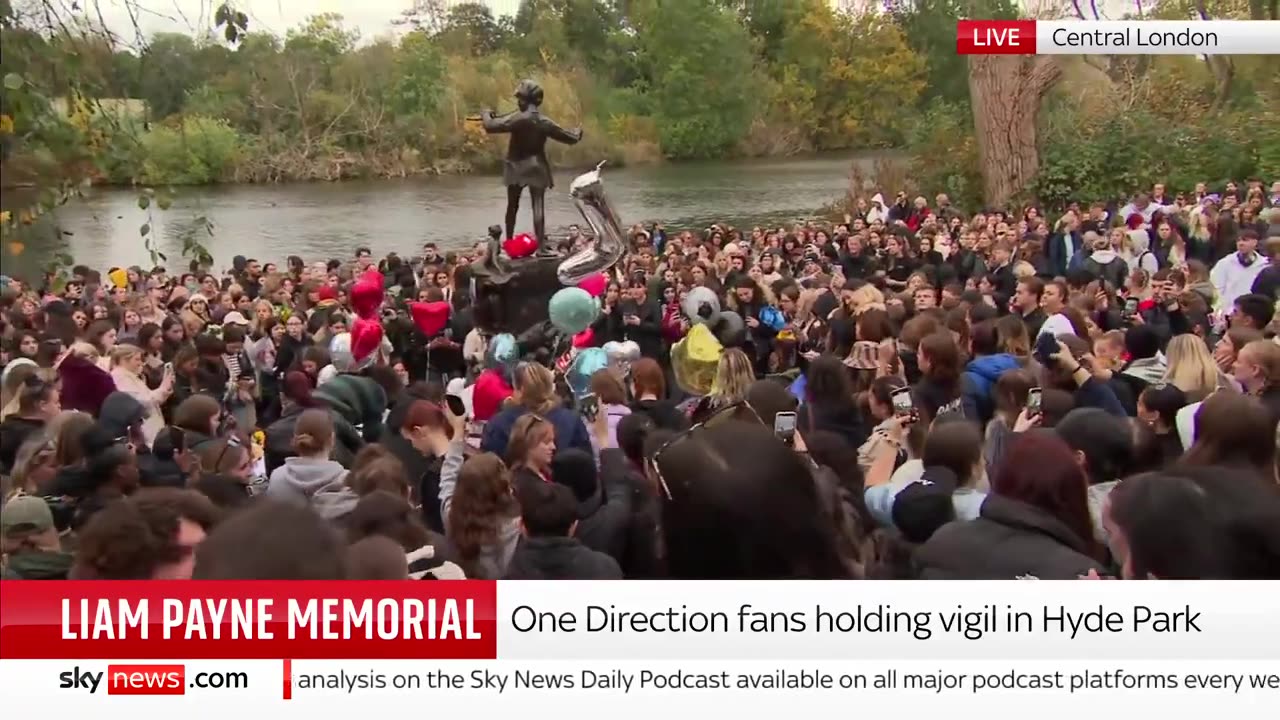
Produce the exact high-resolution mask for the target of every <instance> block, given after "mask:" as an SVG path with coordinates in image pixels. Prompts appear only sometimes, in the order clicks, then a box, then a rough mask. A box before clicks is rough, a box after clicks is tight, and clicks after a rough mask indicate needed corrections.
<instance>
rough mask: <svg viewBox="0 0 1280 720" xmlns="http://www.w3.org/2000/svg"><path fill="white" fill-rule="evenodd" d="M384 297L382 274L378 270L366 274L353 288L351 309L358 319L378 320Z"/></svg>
mask: <svg viewBox="0 0 1280 720" xmlns="http://www.w3.org/2000/svg"><path fill="white" fill-rule="evenodd" d="M382 295H383V289H382V273H380V272H378V271H376V270H374V271H371V272H367V273H365V274H364V275H363V276H362V277H361V278H360V280H359V282H357V283H356V284H355V285H353V286H352V287H351V309H352V310H355V313H356V317H361V318H365V319H368V320H375V319H377V317H378V308H380V307H382Z"/></svg>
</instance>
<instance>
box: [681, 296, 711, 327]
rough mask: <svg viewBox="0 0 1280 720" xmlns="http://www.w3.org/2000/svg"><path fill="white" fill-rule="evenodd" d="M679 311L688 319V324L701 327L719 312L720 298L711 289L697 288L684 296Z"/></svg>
mask: <svg viewBox="0 0 1280 720" xmlns="http://www.w3.org/2000/svg"><path fill="white" fill-rule="evenodd" d="M680 310H681V311H682V312H684V316H685V317H687V318H689V322H691V323H693V324H694V325H701V324H702V323H704V322H707V321H708V320H710V319H711V318H714V317H715V316H716V314H717V313H719V312H720V298H719V297H717V296H716V293H715V291H714V290H712V289H711V288H706V287H701V286H699V287H696V288H694V289H692V290H690V291H689V294H688V295H685V296H684V302H683V303H682V304H681V305H680Z"/></svg>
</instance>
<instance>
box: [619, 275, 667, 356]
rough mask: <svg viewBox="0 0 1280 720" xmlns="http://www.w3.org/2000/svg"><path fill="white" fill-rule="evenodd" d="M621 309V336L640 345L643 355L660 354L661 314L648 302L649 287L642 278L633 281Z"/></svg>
mask: <svg viewBox="0 0 1280 720" xmlns="http://www.w3.org/2000/svg"><path fill="white" fill-rule="evenodd" d="M620 307H621V310H622V338H623V340H631V341H633V342H635V343H636V344H637V345H639V346H640V354H641V355H642V356H643V357H661V356H662V316H661V314H660V313H659V311H658V308H657V307H656V306H654V305H653V303H650V302H649V288H648V287H647V286H646V285H645V283H644V281H643V280H640V281H633V282H632V283H631V288H630V289H629V290H628V296H627V299H626V300H623V301H622V302H621V303H620Z"/></svg>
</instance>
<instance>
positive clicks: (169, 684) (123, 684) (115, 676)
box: [58, 665, 249, 695]
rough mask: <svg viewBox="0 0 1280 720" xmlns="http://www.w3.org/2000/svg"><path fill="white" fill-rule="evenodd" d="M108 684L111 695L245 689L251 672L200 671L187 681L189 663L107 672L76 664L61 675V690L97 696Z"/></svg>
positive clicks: (122, 667)
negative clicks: (79, 691)
mask: <svg viewBox="0 0 1280 720" xmlns="http://www.w3.org/2000/svg"><path fill="white" fill-rule="evenodd" d="M104 681H105V684H106V691H107V694H108V695H185V694H186V692H187V688H188V687H191V688H200V689H224V688H227V689H242V688H247V687H249V675H248V673H242V672H227V673H223V672H218V673H203V672H202V673H196V674H195V675H194V676H192V679H191V682H190V683H188V682H187V667H186V666H185V665H108V666H107V671H106V672H105V673H104V672H102V671H97V672H95V671H93V670H83V669H81V668H80V667H79V666H76V667H74V668H72V669H70V670H67V671H65V672H62V673H59V674H58V688H59V689H61V690H88V691H89V694H90V695H93V694H95V693H97V692H98V690H99V689H101V688H102V686H103V684H104Z"/></svg>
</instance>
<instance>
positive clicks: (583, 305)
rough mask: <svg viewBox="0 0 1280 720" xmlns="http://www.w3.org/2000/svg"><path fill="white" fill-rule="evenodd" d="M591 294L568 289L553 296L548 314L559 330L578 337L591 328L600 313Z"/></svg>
mask: <svg viewBox="0 0 1280 720" xmlns="http://www.w3.org/2000/svg"><path fill="white" fill-rule="evenodd" d="M598 307H599V306H597V305H596V302H595V298H593V297H591V293H589V292H587V291H586V290H583V289H582V288H578V287H567V288H562V289H561V290H559V291H558V292H557V293H556V294H555V295H552V296H551V302H550V303H548V304H547V314H548V315H549V316H551V324H552V325H555V326H556V329H557V330H560V331H561V332H564V333H568V334H570V335H577V334H578V333H580V332H582V331H583V330H586V329H587V328H588V327H591V323H593V322H595V319H596V315H597V314H598V313H599V312H600V311H599V309H598Z"/></svg>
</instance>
